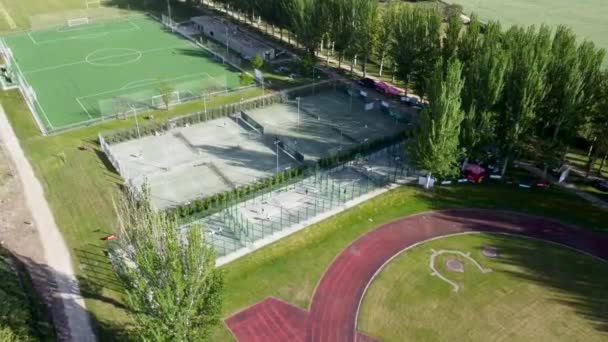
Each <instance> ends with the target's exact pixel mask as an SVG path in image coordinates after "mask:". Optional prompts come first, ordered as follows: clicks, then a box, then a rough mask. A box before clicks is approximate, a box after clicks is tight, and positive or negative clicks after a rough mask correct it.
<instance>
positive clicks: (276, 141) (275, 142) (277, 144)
mask: <svg viewBox="0 0 608 342" xmlns="http://www.w3.org/2000/svg"><path fill="white" fill-rule="evenodd" d="M274 144H275V145H276V146H277V173H279V139H275V141H274Z"/></svg>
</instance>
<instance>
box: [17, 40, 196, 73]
mask: <svg viewBox="0 0 608 342" xmlns="http://www.w3.org/2000/svg"><path fill="white" fill-rule="evenodd" d="M183 46H184V45H183V44H180V45H176V46H171V47H162V48H155V49H149V50H143V51H139V52H140V53H141V54H146V53H149V52H158V51H165V50H171V49H175V48H179V47H183ZM107 49H115V48H107ZM102 50H104V49H102ZM97 51H100V50H97ZM93 52H95V51H93ZM132 54H134V53H133V52H131V53H128V54H127V53H123V54H117V55H113V56H107V57H100V58H94V59H89V60H92V61H94V62H96V61H102V60H106V59H112V58H117V57H127V56H130V55H132ZM85 63H86V64H89V63H88V62H87V60H86V59H85V60H81V61H78V62H72V63H65V64H58V65H53V66H48V67H44V68H40V69H34V70H28V71H25V72H24V74H28V75H29V74H36V73H39V72H45V71H51V70H57V69H62V68H65V67H70V66H74V65H78V64H85Z"/></svg>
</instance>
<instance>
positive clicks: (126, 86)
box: [117, 78, 158, 90]
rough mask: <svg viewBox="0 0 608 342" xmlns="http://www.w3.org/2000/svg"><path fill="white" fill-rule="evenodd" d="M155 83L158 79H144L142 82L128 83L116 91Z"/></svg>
mask: <svg viewBox="0 0 608 342" xmlns="http://www.w3.org/2000/svg"><path fill="white" fill-rule="evenodd" d="M157 81H158V79H156V78H144V79H143V80H137V81H133V82H129V83H127V84H125V85H124V86H122V87H121V88H118V89H129V88H130V87H136V86H140V85H144V84H148V83H152V82H157ZM118 89H117V90H118Z"/></svg>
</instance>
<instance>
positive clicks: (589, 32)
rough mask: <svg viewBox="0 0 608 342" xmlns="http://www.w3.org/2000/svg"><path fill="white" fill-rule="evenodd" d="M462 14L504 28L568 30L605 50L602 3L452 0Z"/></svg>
mask: <svg viewBox="0 0 608 342" xmlns="http://www.w3.org/2000/svg"><path fill="white" fill-rule="evenodd" d="M450 2H454V3H458V4H460V5H462V6H463V7H464V12H465V13H471V12H474V13H476V14H478V15H479V17H480V18H481V20H499V21H500V22H501V23H502V24H503V25H504V26H506V27H508V26H511V25H525V26H529V25H540V24H541V23H545V24H547V25H550V26H551V27H553V28H555V27H556V26H557V25H560V24H563V25H566V26H569V27H571V28H572V29H573V30H574V32H575V33H576V34H577V35H578V37H579V38H581V39H588V40H591V41H593V42H595V44H596V45H598V46H599V47H602V48H604V49H608V25H606V17H608V6H606V3H605V1H602V0H579V1H571V0H533V1H530V0H511V1H504V0H455V1H450Z"/></svg>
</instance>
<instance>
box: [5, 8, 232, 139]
mask: <svg viewBox="0 0 608 342" xmlns="http://www.w3.org/2000/svg"><path fill="white" fill-rule="evenodd" d="M4 41H5V43H6V45H8V46H9V47H10V48H11V50H12V51H13V54H14V57H15V60H16V62H17V64H18V66H19V68H20V69H21V72H22V73H23V75H24V77H25V79H26V80H27V82H28V83H29V84H30V85H31V86H32V87H33V88H34V91H35V93H36V98H37V100H38V108H37V112H38V113H37V114H38V119H39V120H38V121H39V122H40V124H41V125H42V126H44V129H45V130H46V131H50V132H52V131H56V130H60V129H65V128H69V127H75V126H79V125H83V124H87V123H90V122H94V121H98V120H100V119H106V118H111V117H114V116H116V115H117V114H125V115H127V114H132V113H134V112H141V111H145V110H150V109H159V108H162V107H164V103H163V99H162V98H161V96H160V90H159V88H161V86H160V84H161V83H163V84H168V85H169V88H170V89H171V93H172V95H171V99H170V101H172V102H177V101H184V100H188V99H190V98H194V97H200V96H201V95H202V94H212V93H216V92H222V91H227V90H232V89H235V88H238V87H239V83H240V82H239V72H238V71H237V70H236V69H234V68H232V67H230V66H229V65H227V64H226V65H224V64H223V63H222V61H218V60H216V59H214V57H213V55H211V54H210V53H208V52H206V51H205V50H203V49H201V48H199V47H198V46H196V45H195V44H193V43H192V42H190V41H189V40H187V39H185V38H183V37H181V36H179V35H177V34H175V33H172V32H170V31H166V30H165V29H164V27H163V26H162V24H161V23H159V22H157V21H155V20H154V19H152V18H149V17H146V16H136V17H128V18H122V19H116V20H112V21H99V22H92V23H90V24H85V25H79V26H74V27H67V26H66V27H61V28H57V29H52V30H46V31H35V32H26V33H19V34H14V35H10V36H6V37H5V38H4Z"/></svg>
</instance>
